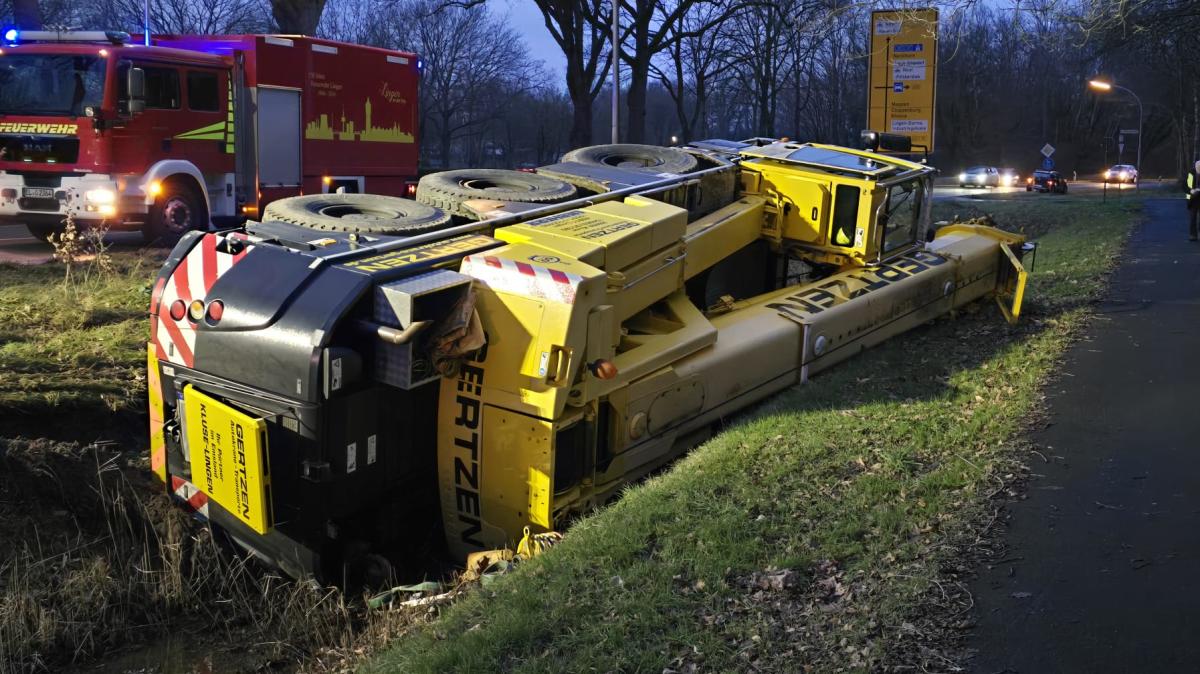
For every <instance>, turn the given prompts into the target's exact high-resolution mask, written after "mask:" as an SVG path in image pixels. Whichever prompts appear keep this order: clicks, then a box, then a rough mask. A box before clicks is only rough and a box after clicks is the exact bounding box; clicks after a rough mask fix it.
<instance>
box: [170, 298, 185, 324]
mask: <svg viewBox="0 0 1200 674" xmlns="http://www.w3.org/2000/svg"><path fill="white" fill-rule="evenodd" d="M185 315H187V305H186V304H184V303H183V300H175V301H174V302H173V303H172V304H171V318H172V319H173V320H176V321H182V320H183V317H184V316H185Z"/></svg>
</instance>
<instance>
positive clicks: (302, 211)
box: [263, 194, 450, 236]
mask: <svg viewBox="0 0 1200 674" xmlns="http://www.w3.org/2000/svg"><path fill="white" fill-rule="evenodd" d="M263 220H278V221H280V222H287V223H291V224H293V225H300V226H301V227H309V228H311V229H321V230H325V231H327V232H351V233H355V234H393V235H401V236H405V235H414V234H421V233H424V232H432V231H434V230H436V229H440V228H442V227H445V226H446V225H447V224H449V223H450V216H449V215H446V214H445V213H444V212H442V211H441V210H440V209H437V208H433V207H431V206H426V205H425V204H421V203H417V202H415V201H413V200H412V199H401V198H400V197H388V196H383V195H381V194H308V195H305V196H302V197H288V198H286V199H280V200H278V201H272V202H271V203H269V204H267V207H266V209H264V210H263Z"/></svg>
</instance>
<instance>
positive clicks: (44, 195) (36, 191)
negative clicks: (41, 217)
mask: <svg viewBox="0 0 1200 674" xmlns="http://www.w3.org/2000/svg"><path fill="white" fill-rule="evenodd" d="M21 194H22V195H23V196H25V197H27V198H29V199H53V198H54V189H53V188H50V187H26V188H25V189H23V190H21Z"/></svg>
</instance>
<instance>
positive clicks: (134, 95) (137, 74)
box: [126, 68, 146, 115]
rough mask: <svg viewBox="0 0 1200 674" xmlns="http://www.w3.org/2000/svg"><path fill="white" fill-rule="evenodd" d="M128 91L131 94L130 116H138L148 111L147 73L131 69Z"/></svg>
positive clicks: (138, 69) (139, 69)
mask: <svg viewBox="0 0 1200 674" xmlns="http://www.w3.org/2000/svg"><path fill="white" fill-rule="evenodd" d="M126 90H127V91H128V92H129V114H131V115H136V114H137V113H139V112H142V111H144V110H145V109H146V71H145V70H142V69H141V68H130V69H129V74H128V75H127V81H126Z"/></svg>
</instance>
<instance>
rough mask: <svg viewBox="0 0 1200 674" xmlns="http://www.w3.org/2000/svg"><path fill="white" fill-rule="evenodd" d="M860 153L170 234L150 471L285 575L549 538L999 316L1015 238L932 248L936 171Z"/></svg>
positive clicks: (579, 178) (1016, 308) (678, 165)
mask: <svg viewBox="0 0 1200 674" xmlns="http://www.w3.org/2000/svg"><path fill="white" fill-rule="evenodd" d="M864 138H865V139H866V140H867V141H868V145H869V147H870V148H871V149H869V150H865V151H862V150H855V149H850V148H845V147H836V146H829V145H819V144H811V143H804V144H800V143H791V142H778V141H763V140H755V141H747V142H741V143H734V142H728V141H708V142H703V143H697V144H695V145H694V146H691V147H688V148H685V149H675V148H656V147H649V146H636V145H613V146H597V147H593V148H583V149H582V150H576V151H574V152H572V153H568V154H567V155H566V156H565V157H564V158H563V161H562V162H561V163H558V164H555V165H553V166H547V167H542V168H541V169H539V171H538V173H537V174H525V173H517V172H507V171H487V170H477V171H472V170H467V171H454V172H447V173H442V174H434V175H432V176H427V177H426V178H425V179H424V180H423V181H422V184H421V186H420V187H419V188H418V193H417V201H407V200H402V199H395V198H384V197H374V196H370V195H343V194H322V195H309V196H304V197H297V198H295V199H291V200H284V201H280V202H276V204H274V205H273V206H274V208H269V209H268V210H267V211H266V213H265V214H264V218H263V222H261V223H249V224H247V225H246V226H245V227H243V228H239V229H237V230H233V231H224V232H210V233H199V232H196V233H193V234H190V235H188V236H186V237H184V238H183V239H182V240H181V241H180V243H179V244H178V246H177V247H176V248H175V249H174V251H172V253H171V256H170V258H169V259H168V261H167V263H166V264H165V266H164V267H163V270H162V272H161V273H160V274H159V277H158V279H157V282H156V284H155V286H154V293H153V299H152V306H151V314H152V331H151V333H152V334H151V342H150V344H149V350H148V360H149V382H150V401H151V402H150V407H151V409H150V419H151V429H150V431H151V465H152V467H153V470H154V471H155V473H156V474H157V475H158V476H159V477H160V478H161V479H162V480H163V482H164V483H165V484H166V485H167V487H168V490H169V491H170V492H171V493H172V494H174V495H175V496H176V497H177V498H178V500H179V501H181V502H182V503H184V504H186V505H187V506H188V507H189V508H191V509H192V510H193V511H195V513H196V514H197V516H199V517H202V518H204V519H206V520H209V521H211V522H212V524H213V525H214V526H215V528H217V529H219V530H220V531H222V532H223V533H225V534H227V536H228V538H229V540H231V541H234V542H236V544H238V545H240V546H241V547H243V548H245V549H247V550H250V551H252V552H253V553H255V554H256V555H258V556H259V557H261V558H262V559H264V560H267V561H269V562H270V563H272V564H275V565H277V566H279V567H280V568H282V569H283V570H284V571H286V572H288V573H290V574H293V575H297V576H299V575H308V574H315V575H318V576H320V577H323V578H326V579H329V580H334V581H342V582H347V583H355V582H362V581H363V580H369V579H367V578H364V574H368V571H366V569H371V568H374V569H378V568H379V565H380V563H381V562H382V561H383V560H386V561H388V562H390V563H391V564H392V565H395V566H397V567H398V572H399V573H400V574H404V573H415V572H417V571H418V570H420V569H421V568H424V567H423V564H424V562H425V560H428V559H430V558H439V556H440V557H441V558H445V553H447V552H448V553H449V555H450V558H451V559H453V560H459V561H461V560H462V559H464V558H465V557H466V555H467V554H469V553H471V552H475V551H480V550H485V549H492V548H499V547H505V546H513V545H514V544H515V543H516V541H517V540H518V539H519V538H521V536H522V532H523V531H525V530H526V528H529V529H530V530H532V531H534V532H537V531H545V530H550V529H554V528H556V527H559V526H561V525H562V524H563V523H564V522H565V521H566V520H568V519H569V518H570V517H571V516H572V515H573V514H575V513H579V512H582V511H585V510H587V509H589V508H592V507H594V506H597V505H600V504H603V503H605V502H606V501H608V500H610V499H612V498H614V497H615V496H616V495H617V494H618V493H619V490H620V488H621V487H623V486H625V485H627V484H629V483H630V482H631V481H633V480H637V479H638V478H640V477H642V476H644V475H646V474H647V473H649V472H651V471H653V470H655V469H656V468H659V467H661V466H662V465H664V464H665V463H667V462H669V461H670V460H671V459H672V458H674V457H676V456H678V455H679V454H680V453H681V452H683V451H685V450H686V449H687V448H688V447H689V446H692V445H694V444H695V443H696V442H698V441H700V440H702V439H703V438H704V437H705V436H706V435H707V434H708V433H709V432H710V429H712V428H713V426H714V422H716V421H718V420H719V419H720V418H722V417H724V416H727V415H729V414H732V413H734V412H735V411H737V410H739V409H742V408H744V407H746V406H747V405H749V404H751V403H753V402H755V401H757V400H761V399H762V398H764V397H766V396H768V395H771V394H772V393H774V392H777V391H779V390H781V389H783V388H786V387H788V386H792V385H794V384H797V383H803V382H805V381H807V380H808V379H809V377H811V376H812V375H814V374H816V373H818V372H820V371H822V370H824V369H825V368H827V367H830V366H832V365H834V364H836V363H838V362H840V361H842V360H844V359H846V358H849V357H850V356H853V355H854V354H856V353H858V352H860V351H861V350H863V349H865V348H867V347H869V346H872V345H874V344H877V343H879V342H881V341H883V340H885V339H888V338H889V337H892V336H895V335H897V334H899V333H901V332H903V331H905V330H908V329H910V328H912V327H915V326H918V325H920V324H922V323H925V322H927V321H929V320H930V319H932V318H934V317H936V316H939V315H941V314H944V313H946V312H948V311H950V310H952V309H954V308H955V307H958V306H961V305H963V304H966V303H968V302H973V301H976V300H978V299H980V298H984V297H996V298H997V299H998V300H999V302H1000V304H1001V308H1002V310H1003V311H1004V313H1005V314H1006V316H1007V317H1008V318H1009V320H1016V318H1017V316H1018V315H1019V312H1020V306H1021V300H1022V294H1023V291H1024V284H1025V270H1024V268H1023V266H1022V258H1023V256H1024V255H1025V254H1026V253H1027V252H1028V251H1029V250H1031V249H1032V244H1029V243H1026V242H1025V241H1024V238H1023V237H1021V236H1019V235H1016V234H1011V233H1008V232H1003V231H1000V230H997V229H993V228H989V227H984V226H970V225H952V226H948V227H943V228H941V229H940V230H939V231H938V232H937V233H936V236H935V237H933V238H932V240H930V241H926V239H927V237H926V233H927V231H928V229H929V220H930V205H931V191H932V188H933V181H932V178H933V175H934V170H933V169H932V168H930V167H928V166H926V165H924V164H922V163H916V162H912V161H907V160H904V159H900V158H897V157H896V156H892V155H888V154H884V153H881V152H878V151H872V150H878V146H879V144H880V143H882V144H884V146H885V148H884V149H889V148H891V149H900V150H907V149H908V148H907V147H905V146H904V145H903V143H902V141H901V140H899V139H896V138H893V137H889V136H887V135H886V134H874V133H864ZM368 575H369V574H368Z"/></svg>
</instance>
